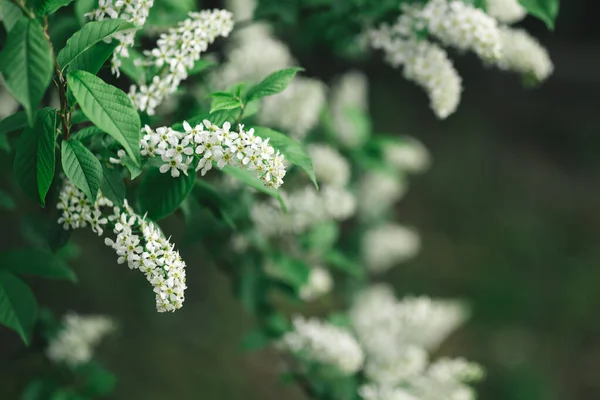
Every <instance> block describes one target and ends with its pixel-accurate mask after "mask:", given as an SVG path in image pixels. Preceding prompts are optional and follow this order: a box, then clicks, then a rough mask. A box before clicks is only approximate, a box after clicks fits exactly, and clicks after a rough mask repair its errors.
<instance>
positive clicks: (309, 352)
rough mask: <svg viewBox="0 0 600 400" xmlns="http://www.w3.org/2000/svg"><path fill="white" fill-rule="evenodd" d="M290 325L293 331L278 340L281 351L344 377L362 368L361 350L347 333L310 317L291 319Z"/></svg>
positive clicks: (362, 357) (362, 356) (362, 355)
mask: <svg viewBox="0 0 600 400" xmlns="http://www.w3.org/2000/svg"><path fill="white" fill-rule="evenodd" d="M293 324H294V330H293V331H291V332H288V333H287V334H285V336H284V337H283V338H282V339H281V342H280V347H281V348H283V349H285V350H288V351H290V352H292V353H296V354H297V355H298V356H301V357H305V358H306V359H308V360H311V361H314V362H318V363H322V364H326V365H330V366H335V367H337V368H338V369H339V370H340V371H341V372H344V373H346V374H353V373H355V372H356V371H358V370H359V369H360V368H361V367H362V364H363V361H364V354H363V351H362V349H361V348H360V346H359V345H358V343H357V342H356V339H354V337H353V336H352V335H351V334H350V332H348V331H347V330H345V329H343V328H340V327H337V326H334V325H331V324H328V323H325V322H321V321H319V320H317V319H314V318H311V319H305V318H303V317H295V318H294V320H293Z"/></svg>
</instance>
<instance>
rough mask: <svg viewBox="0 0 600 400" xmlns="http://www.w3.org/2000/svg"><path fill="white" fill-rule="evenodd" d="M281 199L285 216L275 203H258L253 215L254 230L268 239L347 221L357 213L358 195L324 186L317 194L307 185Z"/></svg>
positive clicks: (252, 211) (252, 210)
mask: <svg viewBox="0 0 600 400" xmlns="http://www.w3.org/2000/svg"><path fill="white" fill-rule="evenodd" d="M281 195H282V197H283V199H284V201H285V204H286V206H287V212H285V213H283V212H282V210H281V207H280V206H279V204H278V203H277V202H276V201H275V200H274V199H269V200H268V201H265V202H258V203H255V204H254V205H253V206H252V209H251V211H250V218H251V219H252V222H253V223H254V227H255V228H256V229H257V230H258V232H260V233H261V234H263V235H265V236H273V235H277V234H284V233H301V232H304V231H306V230H307V229H308V228H310V227H311V226H314V225H316V224H318V223H321V222H325V221H330V220H337V221H342V220H345V219H347V218H349V217H350V216H352V215H353V214H354V212H355V210H356V201H355V198H354V195H353V194H352V193H350V192H349V191H348V190H347V189H344V188H338V187H335V186H322V187H321V188H320V190H319V191H317V190H316V189H315V188H314V187H313V186H312V185H307V186H305V187H304V188H302V189H298V190H296V191H294V192H291V193H289V194H288V193H285V192H282V193H281Z"/></svg>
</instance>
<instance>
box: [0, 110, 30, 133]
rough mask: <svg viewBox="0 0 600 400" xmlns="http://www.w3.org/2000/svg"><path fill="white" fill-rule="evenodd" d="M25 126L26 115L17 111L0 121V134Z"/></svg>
mask: <svg viewBox="0 0 600 400" xmlns="http://www.w3.org/2000/svg"><path fill="white" fill-rule="evenodd" d="M25 126H27V115H25V113H24V112H23V111H19V112H16V113H14V114H13V115H9V116H8V117H6V118H4V119H3V120H2V121H0V134H4V133H9V132H12V131H16V130H17V129H21V128H23V127H25Z"/></svg>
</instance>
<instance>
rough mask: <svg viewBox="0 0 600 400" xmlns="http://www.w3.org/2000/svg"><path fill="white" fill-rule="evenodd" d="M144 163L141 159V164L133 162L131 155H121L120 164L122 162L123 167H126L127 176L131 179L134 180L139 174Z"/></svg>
mask: <svg viewBox="0 0 600 400" xmlns="http://www.w3.org/2000/svg"><path fill="white" fill-rule="evenodd" d="M145 163H146V161H145V160H142V164H141V165H140V164H136V163H134V162H133V160H132V159H131V157H129V156H128V155H127V154H125V156H123V157H121V164H123V165H124V166H125V168H127V170H128V171H129V176H130V177H129V179H131V180H134V179H135V178H137V177H138V176H140V174H141V173H142V169H143V168H144V165H145Z"/></svg>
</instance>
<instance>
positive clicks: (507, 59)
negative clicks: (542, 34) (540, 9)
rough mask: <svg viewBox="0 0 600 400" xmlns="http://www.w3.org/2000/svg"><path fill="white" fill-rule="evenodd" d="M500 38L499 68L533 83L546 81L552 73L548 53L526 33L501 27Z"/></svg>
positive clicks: (552, 69) (552, 68) (552, 67)
mask: <svg viewBox="0 0 600 400" xmlns="http://www.w3.org/2000/svg"><path fill="white" fill-rule="evenodd" d="M500 38H501V40H502V44H503V52H502V57H501V58H500V59H499V60H498V62H497V65H498V67H499V68H501V69H504V70H508V71H514V72H517V73H519V74H521V75H522V76H523V77H524V78H525V79H530V80H533V81H534V82H542V81H544V80H546V78H548V77H549V76H550V75H551V74H552V72H553V71H554V65H553V64H552V61H551V60H550V56H549V55H548V51H546V49H545V48H544V47H543V46H542V45H541V44H540V42H538V41H537V39H535V38H534V37H532V36H531V35H529V34H528V33H527V32H526V31H524V30H522V29H513V28H508V27H502V28H501V29H500Z"/></svg>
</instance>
